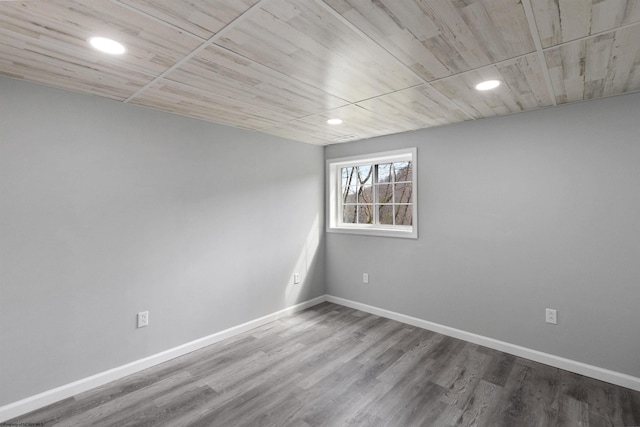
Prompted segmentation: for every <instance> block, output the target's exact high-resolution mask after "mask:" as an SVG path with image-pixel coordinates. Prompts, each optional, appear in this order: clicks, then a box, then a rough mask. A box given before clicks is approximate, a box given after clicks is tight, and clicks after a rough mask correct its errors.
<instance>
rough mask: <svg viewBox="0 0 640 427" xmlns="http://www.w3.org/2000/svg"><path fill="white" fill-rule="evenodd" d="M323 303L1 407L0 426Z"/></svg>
mask: <svg viewBox="0 0 640 427" xmlns="http://www.w3.org/2000/svg"><path fill="white" fill-rule="evenodd" d="M324 301H326V296H325V295H323V296H319V297H317V298H313V299H311V300H309V301H305V302H303V303H300V304H297V305H294V306H291V307H288V308H285V309H283V310H280V311H277V312H275V313H272V314H268V315H266V316H263V317H260V318H259V319H254V320H251V321H249V322H246V323H243V324H241V325H238V326H234V327H232V328H229V329H225V330H224V331H220V332H217V333H215V334H212V335H209V336H206V337H204V338H200V339H197V340H195V341H191V342H188V343H186V344H183V345H181V346H178V347H175V348H172V349H169V350H166V351H163V352H161V353H157V354H154V355H152V356H149V357H145V358H144V359H140V360H136V361H134V362H131V363H127V364H126V365H123V366H119V367H117V368H113V369H110V370H108V371H105V372H101V373H99V374H96V375H92V376H90V377H87V378H83V379H81V380H78V381H75V382H72V383H69V384H65V385H63V386H60V387H57V388H54V389H52V390H48V391H45V392H43V393H39V394H36V395H35V396H31V397H27V398H26V399H22V400H19V401H17V402H14V403H10V404H8V405H5V406H2V407H0V423H2V422H3V421H7V420H10V419H12V418H15V417H19V416H20V415H24V414H26V413H28V412H31V411H34V410H36V409H40V408H42V407H44V406H47V405H49V404H51V403H55V402H58V401H60V400H63V399H66V398H68V397H72V396H75V395H76V394H79V393H82V392H85V391H87V390H91V389H92V388H96V387H99V386H101V385H104V384H107V383H109V382H111V381H114V380H117V379H120V378H123V377H126V376H127V375H131V374H134V373H136V372H139V371H142V370H143V369H147V368H150V367H152V366H155V365H158V364H160V363H163V362H166V361H168V360H171V359H174V358H176V357H179V356H182V355H184V354H187V353H191V352H192V351H195V350H198V349H200V348H203V347H206V346H208V345H211V344H214V343H216V342H218V341H222V340H224V339H226V338H230V337H233V336H235V335H238V334H241V333H243V332H246V331H248V330H251V329H253V328H257V327H258V326H262V325H265V324H267V323H269V322H273V321H274V320H278V319H280V318H281V317H284V316H286V315H289V314H292V313H295V312H298V311H302V310H304V309H306V308H309V307H312V306H314V305H317V304H320V303H322V302H324Z"/></svg>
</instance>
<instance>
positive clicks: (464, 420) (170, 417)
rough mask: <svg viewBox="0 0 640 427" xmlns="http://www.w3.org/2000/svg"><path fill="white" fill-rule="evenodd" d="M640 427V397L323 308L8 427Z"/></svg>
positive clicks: (368, 317) (339, 309)
mask: <svg viewBox="0 0 640 427" xmlns="http://www.w3.org/2000/svg"><path fill="white" fill-rule="evenodd" d="M12 423H14V424H21V423H42V424H41V425H47V426H49V425H56V426H74V427H76V426H89V425H98V426H164V425H166V426H233V427H235V426H303V427H306V426H342V425H354V426H393V427H400V426H437V427H440V426H442V427H447V426H491V427H498V426H508V427H526V426H540V427H549V426H616V427H622V426H640V392H636V391H632V390H629V389H625V388H622V387H618V386H614V385H611V384H608V383H604V382H601V381H597V380H594V379H590V378H587V377H583V376H580V375H576V374H572V373H569V372H566V371H562V370H560V369H556V368H552V367H549V366H546V365H542V364H539V363H535V362H532V361H529V360H526V359H522V358H518V357H515V356H511V355H508V354H505V353H501V352H499V351H495V350H491V349H489V348H486V347H482V346H478V345H475V344H471V343H467V342H465V341H460V340H457V339H454V338H450V337H446V336H443V335H440V334H437V333H434V332H430V331H427V330H424V329H420V328H417V327H413V326H409V325H406V324H403V323H400V322H396V321H393V320H389V319H385V318H381V317H378V316H374V315H371V314H367V313H364V312H361V311H357V310H353V309H351V308H346V307H343V306H339V305H335V304H330V303H323V304H320V305H317V306H315V307H312V308H310V309H307V310H305V311H303V312H300V313H297V314H294V315H291V316H288V317H286V318H283V319H281V320H278V321H275V322H272V323H269V324H267V325H265V326H262V327H259V328H256V329H254V330H251V331H249V332H246V333H244V334H241V335H238V336H236V337H233V338H231V339H228V340H225V341H222V342H220V343H217V344H214V345H212V346H209V347H207V348H204V349H202V350H198V351H196V352H193V353H190V354H187V355H185V356H182V357H179V358H177V359H174V360H171V361H169V362H166V363H163V364H161V365H158V366H155V367H153V368H150V369H147V370H145V371H142V372H139V373H137V374H135V375H131V376H129V377H126V378H123V379H121V380H118V381H114V382H112V383H109V384H107V385H104V386H102V387H99V388H97V389H94V390H90V391H87V392H85V393H82V394H79V395H77V396H74V397H72V398H69V399H66V400H63V401H61V402H58V403H55V404H53V405H50V406H48V407H45V408H42V409H40V410H37V411H34V412H32V413H30V414H27V415H24V416H22V417H19V418H16V419H14V420H11V421H8V422H7V424H12Z"/></svg>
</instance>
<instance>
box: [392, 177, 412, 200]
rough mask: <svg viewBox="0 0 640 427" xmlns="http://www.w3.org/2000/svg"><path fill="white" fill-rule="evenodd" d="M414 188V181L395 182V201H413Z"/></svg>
mask: <svg viewBox="0 0 640 427" xmlns="http://www.w3.org/2000/svg"><path fill="white" fill-rule="evenodd" d="M412 189H413V186H412V183H410V182H405V183H402V184H395V185H394V190H395V197H396V198H395V203H411V191H412Z"/></svg>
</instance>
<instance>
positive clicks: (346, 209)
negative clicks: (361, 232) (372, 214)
mask: <svg viewBox="0 0 640 427" xmlns="http://www.w3.org/2000/svg"><path fill="white" fill-rule="evenodd" d="M356 212H357V210H356V205H344V206H343V207H342V222H343V223H346V224H355V222H356Z"/></svg>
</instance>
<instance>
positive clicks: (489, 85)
mask: <svg viewBox="0 0 640 427" xmlns="http://www.w3.org/2000/svg"><path fill="white" fill-rule="evenodd" d="M498 86H500V80H487V81H484V82H481V83H478V84H477V85H476V89H478V90H490V89H495V88H497V87H498Z"/></svg>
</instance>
